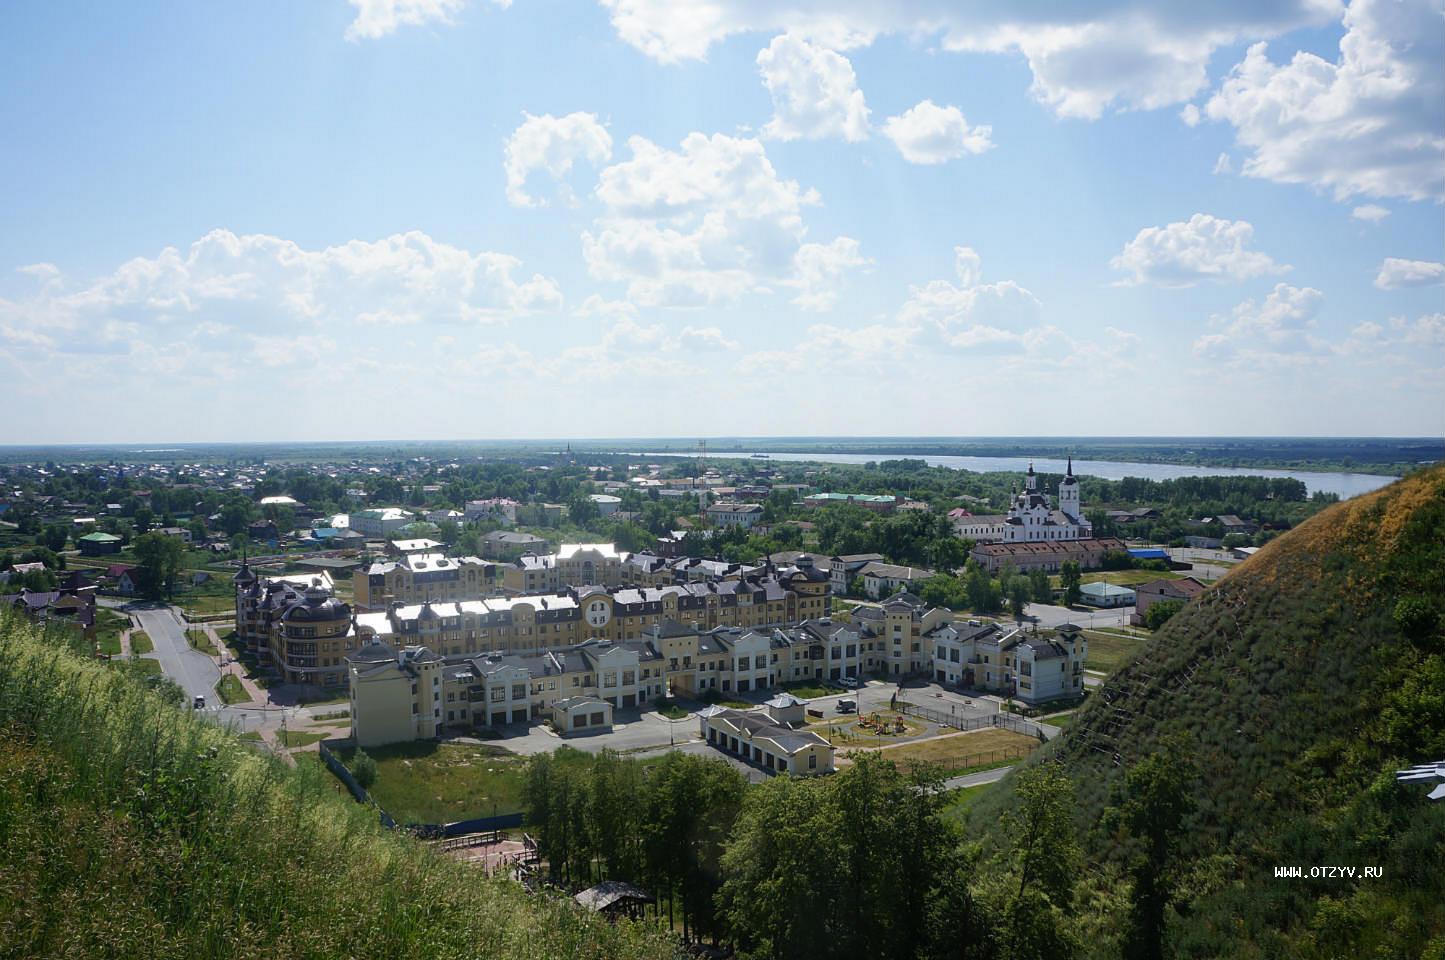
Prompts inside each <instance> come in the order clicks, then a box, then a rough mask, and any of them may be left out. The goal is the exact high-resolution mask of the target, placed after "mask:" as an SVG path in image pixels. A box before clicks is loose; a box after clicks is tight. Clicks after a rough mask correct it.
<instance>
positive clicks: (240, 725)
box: [107, 604, 347, 732]
mask: <svg viewBox="0 0 1445 960" xmlns="http://www.w3.org/2000/svg"><path fill="white" fill-rule="evenodd" d="M114 605H115V606H122V604H114ZM107 606H111V604H107ZM125 609H126V610H127V612H128V613H130V614H131V616H133V617H135V619H136V621H137V622H138V623H139V624H140V628H141V629H142V630H144V631H145V632H146V633H147V634H148V635H149V636H150V638H151V643H152V644H153V645H154V646H155V652H154V653H148V654H144V655H143V659H147V660H156V661H159V662H160V665H161V671H162V672H163V673H165V675H166V676H167V677H170V678H171V679H172V680H174V681H175V682H176V683H177V684H179V685H180V687H181V689H183V690H184V691H185V692H186V703H187V705H190V704H191V703H193V702H194V701H195V698H196V697H197V696H203V697H205V698H206V714H205V715H206V716H207V717H208V718H210V719H212V720H214V721H215V722H217V723H219V724H221V725H223V726H224V725H230V726H232V727H234V728H235V729H236V730H237V732H245V731H248V730H256V729H259V728H260V727H262V726H265V727H268V728H271V729H275V728H278V727H280V726H281V723H282V720H283V718H284V719H285V722H286V723H288V724H291V725H299V724H300V723H302V722H304V721H306V720H309V719H310V718H311V716H312V715H313V714H318V713H335V712H337V711H340V710H345V709H347V706H346V704H318V705H317V706H314V707H280V706H274V707H268V706H265V705H263V704H236V705H235V706H226V705H225V704H223V703H222V702H221V695H220V694H219V693H217V692H216V684H217V683H218V682H219V681H220V679H221V668H220V667H219V666H218V665H217V663H216V658H215V657H212V656H208V655H206V654H204V653H202V652H201V651H199V650H197V649H196V648H194V647H192V646H191V645H190V643H188V642H187V641H186V622H185V620H184V619H183V616H182V614H181V611H180V610H179V609H177V608H175V607H163V606H146V607H140V606H133V605H126V606H125Z"/></svg>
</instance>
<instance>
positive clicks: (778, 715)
mask: <svg viewBox="0 0 1445 960" xmlns="http://www.w3.org/2000/svg"><path fill="white" fill-rule="evenodd" d="M763 709H765V710H766V711H767V714H768V716H769V717H771V718H772V721H773V722H774V723H776V724H781V725H782V726H785V727H793V726H798V725H799V724H801V723H802V722H803V720H804V719H805V718H804V716H803V713H804V710H805V707H804V704H803V701H801V700H799V699H798V698H797V697H795V696H793V695H792V694H791V693H780V694H778V695H777V696H776V697H773V698H772V699H771V700H769V701H768V702H767V703H764V704H763Z"/></svg>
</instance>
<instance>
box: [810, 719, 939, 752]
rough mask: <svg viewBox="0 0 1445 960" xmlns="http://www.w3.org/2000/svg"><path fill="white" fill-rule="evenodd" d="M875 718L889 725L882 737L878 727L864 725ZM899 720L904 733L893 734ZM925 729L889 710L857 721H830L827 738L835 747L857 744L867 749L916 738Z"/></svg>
mask: <svg viewBox="0 0 1445 960" xmlns="http://www.w3.org/2000/svg"><path fill="white" fill-rule="evenodd" d="M875 716H876V717H880V718H882V719H883V720H884V721H885V722H886V723H887V725H888V726H887V731H888V732H887V733H884V734H883V735H882V736H880V735H879V733H878V730H877V728H876V727H872V726H871V725H870V726H864V724H863V720H865V719H868V718H872V717H875ZM898 719H902V720H903V732H902V733H895V732H893V731H894V730H896V729H897V728H896V726H895V721H896V720H898ZM925 729H926V728H925V726H924V725H923V724H922V723H920V722H918V721H917V720H913V719H909V718H908V717H904V716H903V715H902V714H899V713H894V712H891V711H888V710H880V711H877V712H876V713H873V712H870V713H865V714H864V715H863V716H862V717H859V718H858V719H856V720H855V719H846V720H829V721H828V733H827V734H825V736H826V737H827V738H828V739H829V740H830V741H832V742H833V744H834V745H840V744H856V745H858V746H859V747H864V748H866V747H870V746H876V745H877V744H880V743H890V742H897V741H898V740H901V739H905V738H907V737H916V736H918V735H919V734H921V733H922V732H923V731H924V730H925Z"/></svg>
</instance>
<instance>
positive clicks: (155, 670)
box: [131, 657, 164, 677]
mask: <svg viewBox="0 0 1445 960" xmlns="http://www.w3.org/2000/svg"><path fill="white" fill-rule="evenodd" d="M131 664H133V667H132V669H134V670H136V671H138V672H140V673H144V674H146V675H147V676H152V677H158V676H160V675H161V674H162V673H163V672H164V671H162V670H161V662H160V661H159V660H146V659H142V658H139V657H137V658H136V659H134V660H132V661H131Z"/></svg>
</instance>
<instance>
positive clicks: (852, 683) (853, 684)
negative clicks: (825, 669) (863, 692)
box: [840, 677, 863, 690]
mask: <svg viewBox="0 0 1445 960" xmlns="http://www.w3.org/2000/svg"><path fill="white" fill-rule="evenodd" d="M840 682H841V683H842V684H843V686H845V687H847V688H848V689H849V690H857V689H858V688H859V687H861V686H863V684H862V683H861V682H859V680H858V678H857V677H844V678H843V679H842V680H841V681H840Z"/></svg>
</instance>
